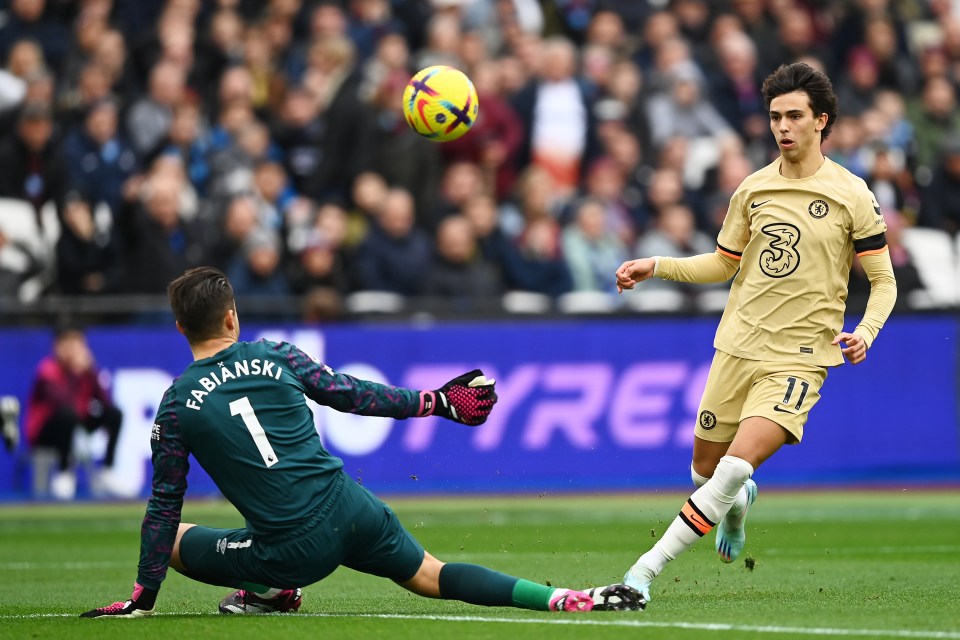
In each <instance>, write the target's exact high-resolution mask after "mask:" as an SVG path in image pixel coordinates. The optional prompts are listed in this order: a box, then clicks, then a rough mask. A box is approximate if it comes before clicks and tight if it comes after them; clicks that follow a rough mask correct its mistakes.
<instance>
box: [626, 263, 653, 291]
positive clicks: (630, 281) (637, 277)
mask: <svg viewBox="0 0 960 640" xmlns="http://www.w3.org/2000/svg"><path fill="white" fill-rule="evenodd" d="M656 266H657V261H656V260H654V259H653V258H637V259H636V260H627V261H626V262H624V263H623V264H622V265H620V268H619V269H617V293H623V290H624V289H633V286H634V285H635V284H637V283H639V282H643V281H644V280H647V279H649V278H652V277H653V270H654V268H655V267H656Z"/></svg>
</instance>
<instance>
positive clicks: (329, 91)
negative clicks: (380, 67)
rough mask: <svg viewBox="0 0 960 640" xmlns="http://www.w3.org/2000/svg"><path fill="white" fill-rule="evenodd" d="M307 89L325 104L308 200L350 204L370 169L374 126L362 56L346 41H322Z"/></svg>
mask: <svg viewBox="0 0 960 640" xmlns="http://www.w3.org/2000/svg"><path fill="white" fill-rule="evenodd" d="M303 84H304V86H305V87H306V88H307V89H308V90H309V91H311V92H312V93H314V95H315V96H316V98H317V100H318V101H319V104H320V113H319V117H321V118H322V119H323V123H324V128H323V133H322V134H321V138H320V143H319V157H318V162H317V166H316V168H315V169H314V171H313V174H311V175H310V176H308V178H307V180H306V182H305V184H304V194H305V195H307V196H310V197H312V198H314V199H317V200H323V199H326V198H329V197H336V198H341V199H343V200H346V199H347V197H348V196H349V195H350V192H349V189H350V185H351V184H352V183H353V180H354V178H356V177H357V176H358V175H359V174H361V173H362V172H364V171H366V170H367V169H369V167H370V165H371V158H370V150H371V145H372V133H373V128H372V125H373V122H372V118H371V114H370V111H369V109H368V108H367V106H366V105H365V104H363V103H362V102H361V101H360V97H359V85H360V75H359V73H358V72H357V71H356V52H355V47H354V45H353V43H351V42H350V40H348V39H346V38H333V39H328V40H318V41H316V42H315V43H314V44H313V45H312V46H311V48H310V59H309V65H308V67H307V71H306V72H305V74H304V80H303Z"/></svg>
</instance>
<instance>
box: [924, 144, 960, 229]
mask: <svg viewBox="0 0 960 640" xmlns="http://www.w3.org/2000/svg"><path fill="white" fill-rule="evenodd" d="M919 222H920V224H921V225H923V226H925V227H933V228H934V229H943V230H944V231H946V232H948V233H950V234H956V233H957V231H960V133H954V134H952V135H950V136H949V137H947V139H946V140H944V142H943V146H942V148H941V156H940V162H939V163H937V164H936V165H935V166H934V167H933V178H932V179H931V180H930V184H929V185H927V186H926V187H924V188H922V190H921V201H920V220H919Z"/></svg>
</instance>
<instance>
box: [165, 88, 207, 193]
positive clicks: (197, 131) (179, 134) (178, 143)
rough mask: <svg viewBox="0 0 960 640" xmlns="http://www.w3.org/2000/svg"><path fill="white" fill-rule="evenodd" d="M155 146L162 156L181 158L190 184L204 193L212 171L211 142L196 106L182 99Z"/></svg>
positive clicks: (197, 190) (198, 191)
mask: <svg viewBox="0 0 960 640" xmlns="http://www.w3.org/2000/svg"><path fill="white" fill-rule="evenodd" d="M158 148H159V151H160V153H161V154H162V155H167V156H174V157H176V158H179V159H180V162H181V163H182V164H183V167H184V171H186V175H187V177H188V178H189V180H190V184H191V185H193V188H194V189H195V190H196V192H197V194H198V195H200V196H204V195H205V194H206V189H207V185H208V183H209V181H210V174H211V168H210V157H209V156H210V151H211V142H210V136H209V131H208V129H207V128H206V126H205V125H204V123H203V121H202V114H201V113H200V108H199V105H197V104H196V103H195V102H193V101H189V100H184V101H182V102H180V103H179V104H177V105H176V106H175V107H174V109H173V120H172V121H171V122H170V128H169V130H168V132H167V136H166V138H165V139H164V140H163V141H162V142H161V143H160V144H159V145H158Z"/></svg>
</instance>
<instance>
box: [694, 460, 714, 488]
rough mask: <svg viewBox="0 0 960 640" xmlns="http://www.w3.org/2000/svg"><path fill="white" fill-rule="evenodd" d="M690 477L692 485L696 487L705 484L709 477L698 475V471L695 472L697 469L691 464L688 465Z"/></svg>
mask: <svg viewBox="0 0 960 640" xmlns="http://www.w3.org/2000/svg"><path fill="white" fill-rule="evenodd" d="M690 479H691V480H693V484H694V486H696V487H697V489H699V488H700V487H702V486H703V485H705V484H707V480H709V479H710V478H708V477H707V476H702V475H700V474H699V473H697V470H696V469H694V468H693V465H692V464H691V465H690Z"/></svg>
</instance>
